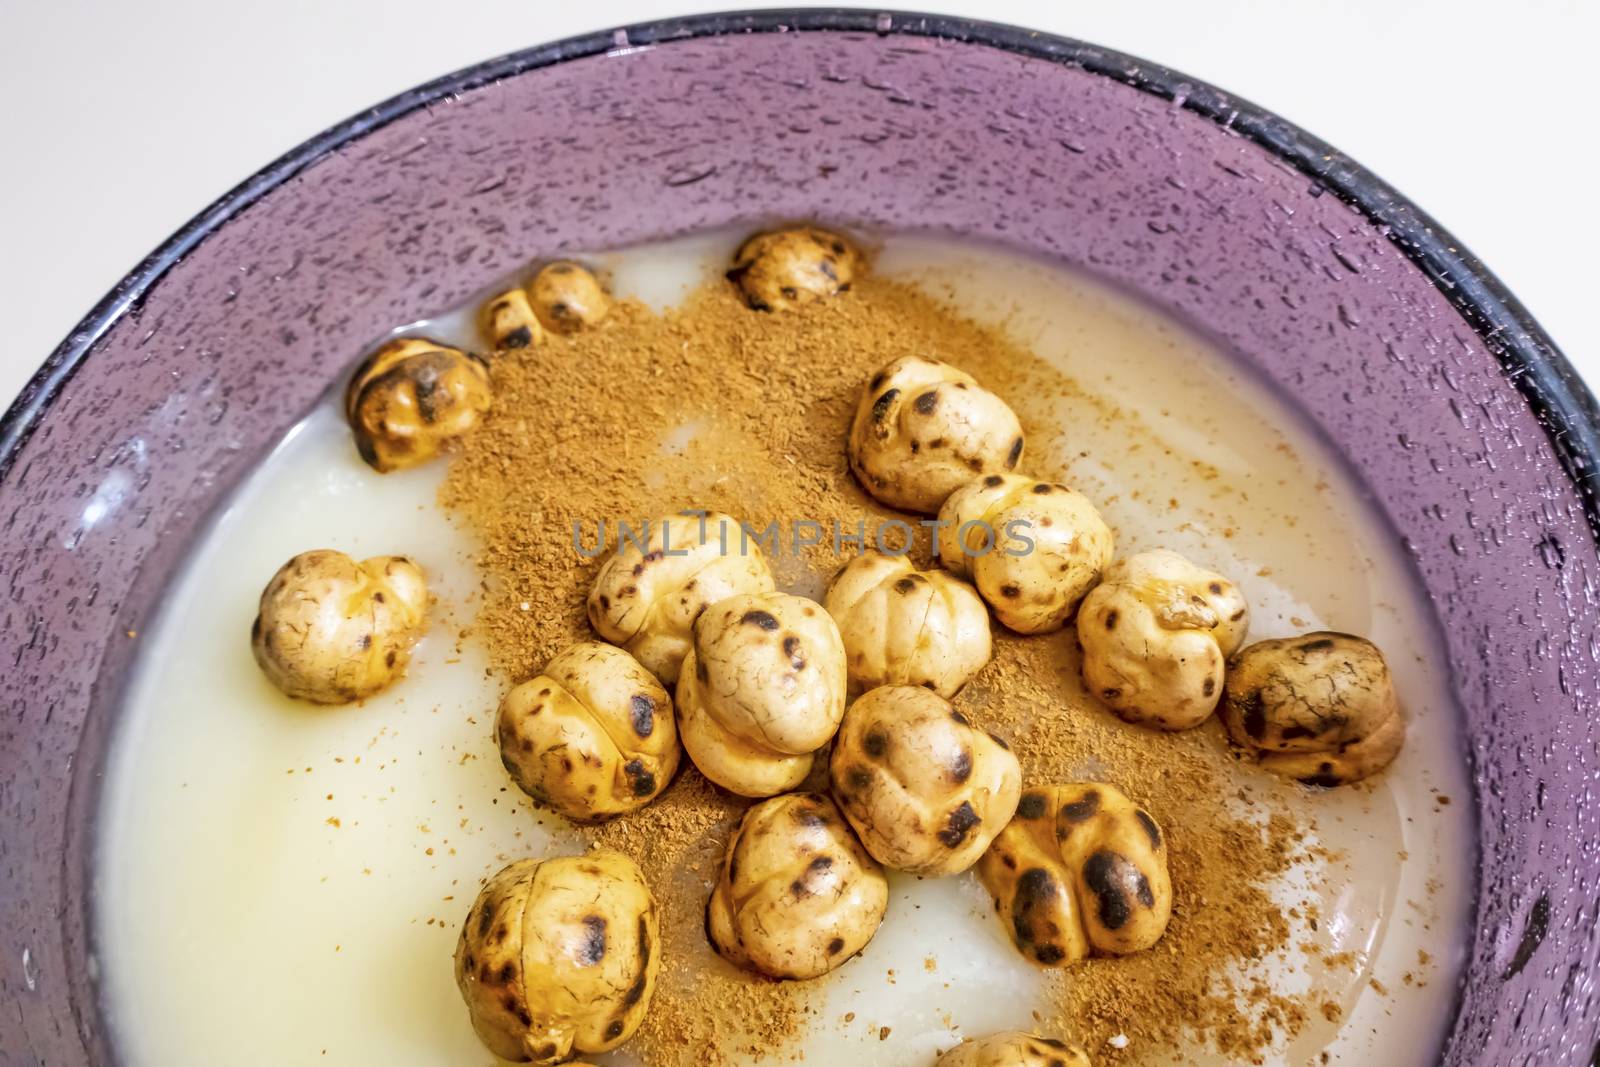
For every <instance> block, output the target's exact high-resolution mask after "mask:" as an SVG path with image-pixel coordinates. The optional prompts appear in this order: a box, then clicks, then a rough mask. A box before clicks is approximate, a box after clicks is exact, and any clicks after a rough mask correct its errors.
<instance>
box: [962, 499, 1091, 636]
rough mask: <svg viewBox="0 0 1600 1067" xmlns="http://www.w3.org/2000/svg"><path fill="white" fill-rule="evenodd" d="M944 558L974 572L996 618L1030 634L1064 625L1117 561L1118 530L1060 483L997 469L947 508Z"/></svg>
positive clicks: (1045, 631)
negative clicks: (1115, 537) (1113, 557)
mask: <svg viewBox="0 0 1600 1067" xmlns="http://www.w3.org/2000/svg"><path fill="white" fill-rule="evenodd" d="M939 523H940V525H939V562H940V563H941V564H943V565H944V567H945V569H946V570H948V571H950V572H951V573H953V574H956V575H958V576H960V577H963V578H965V577H968V576H969V575H970V576H971V578H972V582H973V584H974V585H976V586H977V587H978V592H979V593H980V594H982V596H983V599H985V600H987V601H988V602H989V606H990V607H992V608H994V613H995V617H996V618H998V619H999V620H1000V621H1001V622H1002V623H1004V624H1005V625H1006V626H1008V627H1010V628H1011V629H1013V630H1015V631H1017V632H1018V633H1023V634H1038V633H1047V632H1049V631H1052V630H1059V629H1061V627H1063V626H1065V625H1066V622H1067V619H1069V618H1070V617H1071V616H1072V612H1073V610H1074V609H1075V608H1077V606H1078V601H1080V600H1082V599H1083V596H1084V594H1085V593H1087V592H1088V591H1089V590H1090V589H1092V588H1094V586H1095V584H1096V583H1098V582H1099V581H1100V576H1101V575H1102V574H1103V573H1105V569H1106V568H1107V567H1108V566H1110V564H1111V554H1112V550H1113V544H1114V543H1113V538H1112V534H1111V528H1110V527H1109V526H1107V525H1106V524H1105V520H1104V519H1102V518H1101V517H1100V513H1099V512H1098V511H1096V510H1095V507H1094V505H1093V504H1092V503H1090V501H1089V498H1088V497H1086V496H1084V495H1083V494H1082V493H1079V492H1077V491H1075V490H1073V489H1069V488H1067V487H1066V486H1064V485H1061V484H1059V483H1057V482H1042V481H1037V480H1035V479H1033V478H1025V477H1023V476H1022V475H1020V474H990V475H986V476H985V477H982V478H978V479H976V480H974V481H971V482H968V483H967V484H966V485H964V486H962V487H961V488H960V489H957V490H956V491H955V492H954V493H951V494H950V498H949V499H948V500H946V501H945V503H944V507H942V508H940V509H939Z"/></svg>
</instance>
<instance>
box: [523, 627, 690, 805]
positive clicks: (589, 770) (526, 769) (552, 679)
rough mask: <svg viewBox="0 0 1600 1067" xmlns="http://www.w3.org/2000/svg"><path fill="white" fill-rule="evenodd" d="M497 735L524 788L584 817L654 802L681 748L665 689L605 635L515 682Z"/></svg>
mask: <svg viewBox="0 0 1600 1067" xmlns="http://www.w3.org/2000/svg"><path fill="white" fill-rule="evenodd" d="M495 737H496V739H497V740H498V741H499V743H500V760H501V762H502V763H503V764H505V768H506V770H507V771H508V772H509V773H510V774H511V778H512V780H513V781H515V782H516V783H517V786H518V788H520V789H521V790H522V791H523V792H524V793H527V794H528V795H529V796H531V797H533V798H534V799H535V800H536V801H538V802H539V803H541V804H544V805H547V806H548V807H550V808H551V809H552V810H554V811H557V812H559V813H561V814H562V815H565V816H566V817H567V818H569V819H572V820H574V821H576V822H584V823H592V822H601V821H603V820H605V819H609V818H612V817H613V816H617V815H621V814H624V813H626V812H630V811H636V810H637V809H639V808H642V807H644V806H645V805H646V804H648V803H650V802H651V801H652V800H654V799H655V798H656V797H658V796H660V795H661V792H662V790H664V789H666V788H667V785H668V783H670V782H671V781H672V776H673V774H675V773H676V772H677V769H678V761H679V759H680V758H681V756H682V751H681V749H680V748H679V747H678V730H677V725H676V722H675V718H674V716H673V713H672V698H671V697H670V696H668V695H667V691H666V690H665V689H664V688H662V686H661V683H660V682H658V681H657V680H656V678H655V676H654V675H652V674H651V673H650V672H649V671H647V670H645V669H644V668H643V667H642V666H640V665H639V662H638V660H636V659H634V658H633V657H632V656H630V655H628V654H627V653H626V652H624V651H623V650H622V649H620V648H617V647H615V646H613V645H604V644H601V643H599V642H598V641H583V642H579V643H578V644H576V645H573V646H572V647H571V648H568V649H567V650H566V651H564V652H562V653H561V654H560V655H558V656H556V657H555V658H554V659H552V660H551V661H550V663H549V664H548V665H547V666H546V667H545V669H544V670H543V671H542V672H541V673H540V674H539V675H538V676H536V677H534V678H531V679H529V680H528V681H526V682H523V683H522V684H521V685H519V686H517V687H516V688H515V689H513V690H511V692H510V693H508V694H507V695H506V698H505V700H504V701H502V702H501V704H500V713H499V715H498V716H497V718H496V721H495Z"/></svg>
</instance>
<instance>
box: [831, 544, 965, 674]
mask: <svg viewBox="0 0 1600 1067" xmlns="http://www.w3.org/2000/svg"><path fill="white" fill-rule="evenodd" d="M824 603H825V604H826V605H827V608H828V614H830V615H832V616H833V619H834V621H835V622H837V623H838V624H839V633H840V635H841V636H843V638H844V649H845V653H846V655H847V656H848V657H849V658H848V661H847V662H848V669H849V675H850V684H851V687H852V689H853V690H855V691H862V690H867V689H875V688H877V687H878V686H880V685H921V686H926V687H927V688H929V689H932V690H933V691H934V692H936V693H938V694H939V695H940V696H943V697H952V696H955V694H956V691H957V690H959V689H960V688H961V687H962V686H963V685H965V684H967V680H968V679H969V678H971V677H972V676H973V675H974V674H977V673H978V672H979V671H980V670H982V669H983V665H984V664H986V663H988V662H989V656H990V653H991V651H992V642H991V638H990V635H989V610H988V609H987V608H986V607H984V605H983V601H982V600H981V599H980V598H979V597H978V594H977V593H976V592H975V591H974V590H973V588H972V586H970V585H968V584H967V583H966V582H963V581H961V580H960V579H958V578H952V577H951V576H950V575H949V574H947V573H946V572H944V571H919V570H917V569H916V568H915V567H913V566H912V565H911V562H910V561H909V560H907V559H906V558H905V557H904V556H886V555H882V554H880V553H877V552H869V553H867V554H866V555H863V556H857V557H856V558H855V559H853V560H851V561H850V562H849V563H847V564H845V566H844V567H843V568H842V569H841V570H840V571H839V573H838V574H836V575H834V578H833V582H832V584H831V585H829V586H828V595H827V598H826V600H825V601H824Z"/></svg>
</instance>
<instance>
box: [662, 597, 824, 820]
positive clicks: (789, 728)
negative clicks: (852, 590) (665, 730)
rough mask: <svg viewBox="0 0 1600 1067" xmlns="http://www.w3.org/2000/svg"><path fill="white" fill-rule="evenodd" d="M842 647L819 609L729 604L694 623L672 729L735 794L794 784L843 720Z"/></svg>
mask: <svg viewBox="0 0 1600 1067" xmlns="http://www.w3.org/2000/svg"><path fill="white" fill-rule="evenodd" d="M844 701H845V667H844V643H843V641H841V640H840V638H839V628H838V626H836V625H834V622H833V619H832V618H830V617H829V616H828V613H827V612H826V611H824V610H823V609H822V605H820V604H817V603H814V602H812V601H810V600H806V599H804V598H802V597H797V596H790V595H789V594H787V593H757V594H750V595H744V596H736V597H729V598H728V599H727V600H720V601H718V602H717V603H716V604H713V605H712V606H711V607H710V608H708V609H707V610H706V611H705V613H704V614H703V615H701V616H700V619H699V621H698V622H696V623H695V624H694V648H692V649H691V650H690V652H689V655H688V657H687V658H686V659H685V660H684V661H683V674H682V675H681V677H680V678H679V679H678V730H679V732H680V733H681V734H682V736H683V747H684V749H685V750H686V751H687V752H688V753H689V758H690V759H692V760H694V764H695V766H696V767H699V768H700V771H701V773H703V774H704V775H705V776H706V777H707V778H709V779H711V780H712V781H713V782H715V783H717V784H718V785H720V786H722V787H723V788H724V789H728V790H731V791H733V792H735V793H738V794H740V795H742V796H747V797H764V796H772V795H774V794H776V793H782V792H784V791H786V790H789V789H793V788H794V787H795V786H797V785H799V784H800V782H801V781H802V780H803V779H804V778H805V776H806V774H807V773H808V772H809V771H810V770H811V763H812V754H813V753H814V752H816V750H817V749H819V748H821V747H822V746H823V745H825V744H827V743H828V739H829V738H831V737H832V736H833V735H834V732H835V731H836V730H837V729H838V728H839V719H840V718H841V717H842V716H843V715H844Z"/></svg>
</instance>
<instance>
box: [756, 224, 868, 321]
mask: <svg viewBox="0 0 1600 1067" xmlns="http://www.w3.org/2000/svg"><path fill="white" fill-rule="evenodd" d="M860 270H861V254H860V253H859V252H857V251H856V249H855V247H854V246H853V245H851V244H850V242H849V241H847V240H845V239H844V238H843V237H841V236H840V235H838V234H836V233H831V232H829V231H828V230H823V229H818V228H817V227H815V226H800V227H796V228H795V229H791V230H776V231H774V232H772V233H760V234H756V235H755V236H754V237H752V238H750V239H749V240H748V241H746V242H745V243H744V244H742V245H740V246H739V251H738V252H736V253H734V256H733V268H732V269H731V270H729V271H728V280H729V281H731V282H733V284H734V285H737V286H738V287H739V292H740V294H742V295H743V296H744V300H745V303H747V304H749V305H750V306H751V307H752V308H754V309H755V310H757V311H788V310H790V309H792V308H796V307H799V306H800V305H802V304H811V303H815V302H816V301H819V300H826V299H828V298H829V297H832V296H837V295H838V294H840V293H842V292H844V291H846V290H847V289H849V288H850V283H851V282H853V281H854V280H855V276H856V273H857V272H858V271H860Z"/></svg>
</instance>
